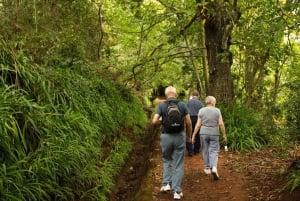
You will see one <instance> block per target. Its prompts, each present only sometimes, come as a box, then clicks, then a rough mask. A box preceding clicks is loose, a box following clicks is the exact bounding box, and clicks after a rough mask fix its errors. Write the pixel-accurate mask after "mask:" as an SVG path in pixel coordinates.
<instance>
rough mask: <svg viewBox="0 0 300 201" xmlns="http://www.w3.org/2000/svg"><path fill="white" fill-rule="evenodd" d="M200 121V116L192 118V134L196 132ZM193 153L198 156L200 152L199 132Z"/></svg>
mask: <svg viewBox="0 0 300 201" xmlns="http://www.w3.org/2000/svg"><path fill="white" fill-rule="evenodd" d="M197 120H198V116H191V121H192V132H194V130H195V126H196V123H197ZM192 152H193V153H195V154H198V153H199V152H200V135H199V132H198V133H197V134H196V136H195V143H194V147H193V150H192Z"/></svg>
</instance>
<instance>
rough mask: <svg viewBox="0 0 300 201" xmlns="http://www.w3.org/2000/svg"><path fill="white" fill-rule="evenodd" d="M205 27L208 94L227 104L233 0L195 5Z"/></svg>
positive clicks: (234, 14)
mask: <svg viewBox="0 0 300 201" xmlns="http://www.w3.org/2000/svg"><path fill="white" fill-rule="evenodd" d="M199 9H200V13H201V17H202V21H203V22H204V28H205V44H206V49H207V61H208V67H209V72H208V73H209V89H208V92H209V94H207V95H213V96H215V97H216V99H217V101H218V102H220V103H222V104H225V105H231V104H232V102H233V99H234V90H233V80H232V76H231V65H232V53H231V52H230V50H229V46H230V34H231V31H232V28H233V25H234V24H235V23H236V22H237V21H238V19H239V17H240V13H239V11H238V9H237V7H236V2H234V3H233V4H230V3H229V2H228V1H223V0H217V1H210V2H209V3H208V4H206V6H205V7H204V6H202V7H199Z"/></svg>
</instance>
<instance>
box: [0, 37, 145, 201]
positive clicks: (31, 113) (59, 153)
mask: <svg viewBox="0 0 300 201" xmlns="http://www.w3.org/2000/svg"><path fill="white" fill-rule="evenodd" d="M0 69H1V72H0V73H1V74H0V75H1V76H0V78H1V80H0V115H1V121H0V161H1V164H2V165H1V166H0V200H1V201H2V200H3V201H4V200H18V201H22V200H24V201H25V200H75V199H76V200H80V199H82V200H106V195H107V193H108V192H109V191H110V188H111V187H112V186H113V182H114V177H115V175H116V174H118V171H119V170H120V168H121V167H122V165H123V163H124V161H125V159H126V157H127V156H128V153H129V152H130V150H131V148H132V147H131V144H130V141H129V140H128V139H126V135H124V134H123V132H122V130H120V129H121V128H124V127H130V128H132V130H134V133H139V132H141V129H142V128H144V126H145V124H146V121H147V117H146V114H145V113H144V111H143V109H142V105H141V103H140V101H139V100H138V99H137V98H136V97H134V96H133V95H132V94H131V93H130V92H129V91H126V90H124V89H120V88H118V87H116V86H115V85H114V84H113V83H111V82H108V81H105V80H103V79H102V78H101V75H98V74H97V71H95V70H92V69H87V68H85V69H83V68H72V69H71V68H69V69H64V68H59V67H51V68H50V67H41V66H36V65H33V64H32V63H31V61H30V59H28V57H26V55H24V53H23V52H17V51H14V50H13V49H12V48H10V47H8V46H7V44H6V43H5V42H4V41H0ZM103 145H104V146H107V147H110V149H105V151H104V148H105V147H103Z"/></svg>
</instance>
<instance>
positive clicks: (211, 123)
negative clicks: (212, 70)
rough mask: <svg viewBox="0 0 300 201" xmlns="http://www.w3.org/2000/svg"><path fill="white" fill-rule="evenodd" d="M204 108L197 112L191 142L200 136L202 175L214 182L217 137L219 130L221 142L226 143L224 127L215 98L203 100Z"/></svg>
mask: <svg viewBox="0 0 300 201" xmlns="http://www.w3.org/2000/svg"><path fill="white" fill-rule="evenodd" d="M205 104H206V106H205V107H203V108H201V109H200V110H199V112H198V120H197V123H196V126H195V130H194V132H193V136H192V142H193V143H195V138H196V134H197V133H198V131H199V129H200V131H199V134H200V142H201V147H202V155H203V161H204V168H205V169H204V173H205V174H211V173H212V175H213V177H214V180H218V179H219V174H218V170H217V164H218V153H219V148H220V143H219V135H220V129H221V132H222V134H223V140H224V141H225V142H227V136H226V133H225V126H224V122H223V119H222V114H221V111H220V109H219V108H216V107H215V106H216V98H215V97H213V96H207V97H206V98H205Z"/></svg>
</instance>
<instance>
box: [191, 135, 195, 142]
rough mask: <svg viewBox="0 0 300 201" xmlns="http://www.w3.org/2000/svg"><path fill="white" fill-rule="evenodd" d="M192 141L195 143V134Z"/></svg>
mask: <svg viewBox="0 0 300 201" xmlns="http://www.w3.org/2000/svg"><path fill="white" fill-rule="evenodd" d="M191 141H192V144H194V143H195V136H194V135H193V136H192V140H191Z"/></svg>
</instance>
